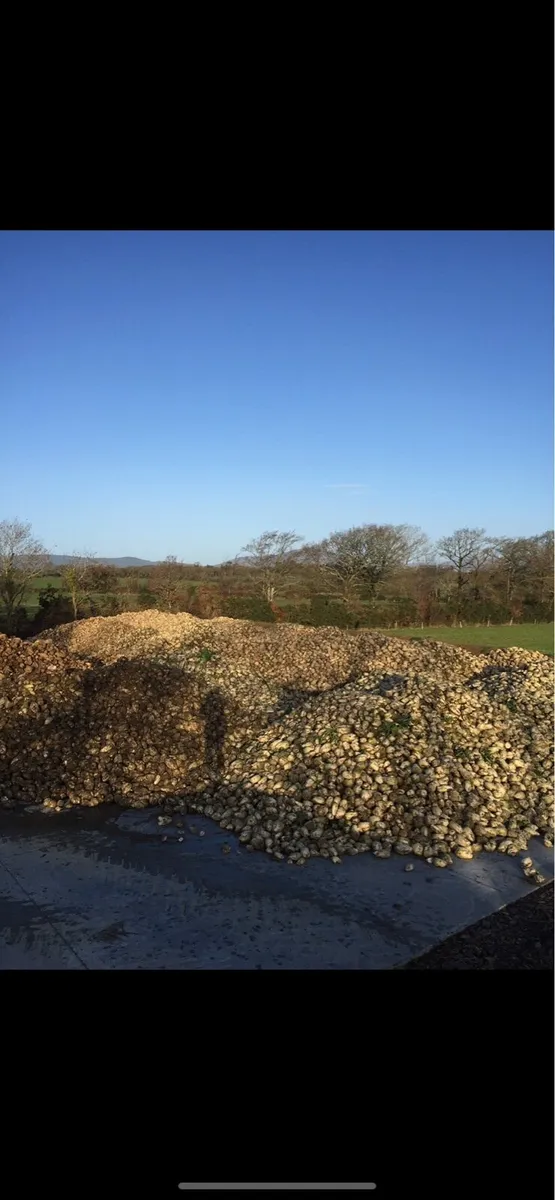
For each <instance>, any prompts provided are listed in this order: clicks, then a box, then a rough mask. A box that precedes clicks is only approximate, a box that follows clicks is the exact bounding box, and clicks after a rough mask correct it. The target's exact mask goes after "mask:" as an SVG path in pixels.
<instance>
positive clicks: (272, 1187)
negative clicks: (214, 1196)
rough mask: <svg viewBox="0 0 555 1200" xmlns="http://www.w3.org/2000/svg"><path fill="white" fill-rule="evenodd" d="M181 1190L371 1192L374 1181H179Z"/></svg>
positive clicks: (374, 1185) (373, 1187)
mask: <svg viewBox="0 0 555 1200" xmlns="http://www.w3.org/2000/svg"><path fill="white" fill-rule="evenodd" d="M177 1186H178V1187H180V1188H181V1190H182V1191H183V1192H189V1191H194V1192H196V1191H198V1190H202V1191H205V1192H242V1191H243V1190H247V1191H257V1190H259V1189H262V1190H263V1191H266V1192H286V1191H288V1190H289V1188H291V1190H292V1191H297V1190H301V1191H304V1192H311V1191H319V1190H320V1189H321V1188H322V1189H323V1190H324V1191H336V1190H340V1191H342V1192H349V1191H350V1192H353V1191H354V1192H373V1191H374V1189H375V1187H376V1184H375V1183H179V1184H178V1185H177Z"/></svg>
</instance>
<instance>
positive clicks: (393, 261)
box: [0, 231, 553, 563]
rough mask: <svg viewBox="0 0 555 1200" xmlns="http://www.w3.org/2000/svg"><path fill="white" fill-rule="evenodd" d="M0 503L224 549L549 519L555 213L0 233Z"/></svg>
mask: <svg viewBox="0 0 555 1200" xmlns="http://www.w3.org/2000/svg"><path fill="white" fill-rule="evenodd" d="M0 404H1V411H2V433H3V439H2V440H3V454H2V469H1V472H0V519H2V518H3V517H12V516H18V517H20V518H21V519H25V520H28V521H30V522H31V523H32V526H33V531H34V533H35V534H36V536H39V537H41V538H42V540H43V541H44V542H45V543H46V544H47V545H48V547H49V548H50V549H51V550H53V551H55V552H57V553H71V552H73V551H75V550H78V549H83V548H87V549H92V550H95V551H96V552H97V553H99V554H101V555H114V556H115V555H137V556H139V557H143V558H151V559H155V558H161V557H164V556H165V555H166V554H176V555H177V556H178V557H180V558H183V559H185V560H187V561H200V562H213V563H214V562H219V561H221V560H222V559H225V558H230V557H232V556H234V555H235V554H236V553H237V552H238V551H239V550H240V549H241V547H242V546H243V545H244V543H245V542H246V541H248V540H249V539H250V538H251V537H253V536H255V535H256V534H257V533H260V532H262V531H263V530H265V529H293V528H294V529H295V530H297V532H299V533H300V534H303V535H304V536H305V537H306V538H307V539H309V540H312V539H315V538H320V537H323V536H325V535H326V534H327V533H329V532H331V531H332V530H334V529H343V528H347V527H348V526H350V525H357V524H362V523H363V522H378V523H385V522H391V523H394V524H397V523H401V522H407V523H410V524H415V525H421V526H422V527H423V528H424V529H425V530H426V531H427V533H428V534H429V535H430V536H431V537H432V538H434V539H435V538H437V537H439V536H441V535H442V534H445V533H450V532H452V530H453V529H455V528H458V527H460V526H462V525H470V526H485V527H486V529H487V530H488V532H489V533H492V534H502V533H506V534H514V535H527V534H533V533H537V532H541V531H543V530H544V529H546V528H551V527H552V525H553V482H552V460H553V432H552V427H553V233H552V232H518V231H517V232H487V231H478V232H410V231H407V232H394V231H393V232H356V231H353V232H342V231H329V232H326V231H291V232H287V231H276V232H263V231H254V232H242V231H235V232H234V231H230V232H227V231H212V232H211V231H204V232H203V231H200V232H179V231H178V232H172V231H167V232H166V231H160V232H157V231H122V232H118V231H107V232H93V231H91V232H86V231H85V232H79V231H75V232H71V231H68V232H63V231H62V232H56V231H52V232H49V231H30V232H25V231H9V232H1V233H0Z"/></svg>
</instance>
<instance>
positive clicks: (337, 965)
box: [0, 806, 553, 970]
mask: <svg viewBox="0 0 555 1200" xmlns="http://www.w3.org/2000/svg"><path fill="white" fill-rule="evenodd" d="M163 838H164V839H165V840H164V841H162V839H163ZM178 838H182V839H183V840H182V841H181V842H180V841H178V840H177V839H178ZM528 854H530V855H531V856H532V857H533V859H534V862H535V864H536V865H537V866H538V867H539V869H540V870H541V871H542V873H543V874H544V875H545V876H546V878H548V879H552V878H553V851H552V850H548V849H546V848H545V847H544V846H543V843H541V842H539V841H536V842H534V843H532V844H531V845H530V847H529V849H528ZM407 865H412V866H413V868H414V869H413V870H412V871H406V869H405V868H406V867H407ZM532 891H533V888H532V887H531V885H530V883H528V882H527V880H526V879H525V878H524V875H523V873H522V868H521V865H520V858H519V857H515V858H509V857H507V856H506V855H501V854H485V853H484V854H482V855H480V856H478V857H477V858H475V859H474V860H473V861H471V862H463V861H458V860H457V861H456V862H455V863H454V865H453V867H451V868H447V869H446V870H440V869H437V868H435V867H430V866H428V864H427V863H425V862H422V861H420V860H418V859H416V858H413V857H410V858H408V857H407V858H405V857H398V856H394V857H392V858H391V859H389V860H378V859H375V858H374V857H373V856H372V855H369V854H363V855H357V856H354V857H347V858H345V859H344V860H343V862H342V863H341V864H340V865H334V864H332V863H331V862H329V861H327V860H324V859H311V860H310V861H309V862H308V863H307V865H306V866H305V867H302V868H299V867H294V866H289V865H288V864H287V863H285V862H277V861H275V860H273V859H271V858H269V857H268V856H267V855H265V854H263V853H258V852H249V851H247V850H246V849H245V847H244V846H241V845H240V844H239V842H238V841H237V839H236V838H235V837H234V836H233V835H232V834H230V833H228V832H226V831H224V830H222V829H220V827H219V826H217V825H215V824H214V823H213V822H211V821H209V820H208V819H206V818H201V817H198V816H191V817H185V818H184V824H183V828H175V827H173V826H172V827H163V826H159V825H158V823H157V816H156V812H155V811H154V810H152V809H149V810H146V811H145V810H143V811H136V810H135V811H131V810H128V811H122V810H121V809H117V808H112V807H111V806H110V807H108V806H105V807H103V808H94V809H83V810H76V811H74V812H71V813H68V814H56V813H47V814H44V813H42V812H41V813H27V812H5V813H2V814H1V815H0V927H1V928H0V969H1V970H17V969H25V970H36V969H39V970H40V969H58V970H82V969H85V970H91V969H92V970H98V969H100V970H137V969H143V970H149V969H156V970H169V969H175V968H177V969H183V970H211V969H217V970H234V969H241V970H253V969H255V970H260V969H263V970H268V969H303V968H308V969H322V968H324V969H328V970H333V969H359V970H360V969H362V970H366V969H371V970H379V969H384V968H392V967H397V966H400V965H402V964H404V963H407V962H409V961H411V960H412V959H414V958H415V957H416V956H418V955H422V954H423V953H425V952H426V951H427V950H430V949H431V948H432V947H434V946H436V945H438V943H440V942H442V941H443V940H444V939H445V938H447V937H449V936H450V935H451V934H453V933H456V932H457V931H459V930H461V929H464V928H466V927H468V926H469V925H473V924H474V923H475V922H477V921H479V920H480V919H481V918H482V917H486V916H488V915H489V914H491V913H494V912H496V911H498V910H499V909H501V908H502V907H503V906H504V905H506V904H509V903H510V902H511V901H513V900H517V899H518V898H519V897H521V896H525V895H528V894H530V893H531V892H532Z"/></svg>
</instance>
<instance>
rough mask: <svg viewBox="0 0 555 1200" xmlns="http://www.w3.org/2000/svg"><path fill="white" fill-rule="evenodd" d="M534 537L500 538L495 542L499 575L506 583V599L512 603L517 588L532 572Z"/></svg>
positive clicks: (508, 602)
mask: <svg viewBox="0 0 555 1200" xmlns="http://www.w3.org/2000/svg"><path fill="white" fill-rule="evenodd" d="M533 541H534V539H533V538H510V537H504V538H499V539H498V541H497V542H496V544H495V552H496V567H497V572H498V577H499V579H500V580H503V581H504V584H505V601H506V603H507V604H510V603H511V601H512V599H513V596H514V594H515V591H516V589H517V588H518V587H519V585H521V584H522V583H524V581H525V579H526V576H527V574H529V572H530V568H531V562H532V555H533Z"/></svg>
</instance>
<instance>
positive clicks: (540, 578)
mask: <svg viewBox="0 0 555 1200" xmlns="http://www.w3.org/2000/svg"><path fill="white" fill-rule="evenodd" d="M531 542H532V554H531V563H530V568H531V582H532V584H533V586H534V587H535V589H536V591H537V594H538V599H539V602H540V604H543V603H544V602H545V600H546V599H548V598H550V599H553V584H554V578H553V566H554V562H553V530H552V529H548V530H546V532H545V533H540V534H538V536H537V537H534V538H531Z"/></svg>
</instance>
